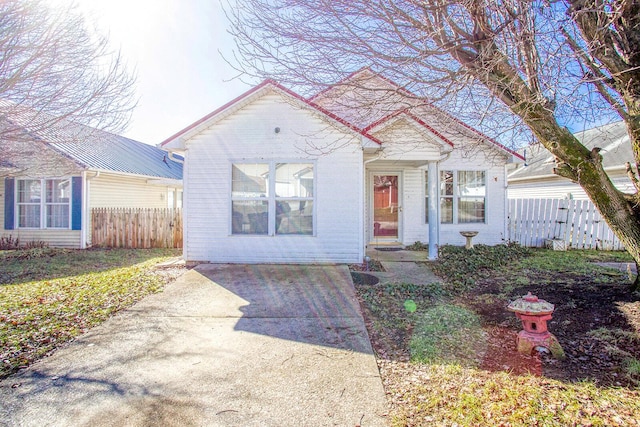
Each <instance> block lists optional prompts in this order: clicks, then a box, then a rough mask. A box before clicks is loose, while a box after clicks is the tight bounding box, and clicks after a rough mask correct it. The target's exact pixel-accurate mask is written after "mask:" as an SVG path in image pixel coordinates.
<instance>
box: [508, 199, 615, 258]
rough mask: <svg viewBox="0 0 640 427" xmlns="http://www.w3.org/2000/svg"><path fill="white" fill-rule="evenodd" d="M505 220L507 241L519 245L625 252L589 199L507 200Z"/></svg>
mask: <svg viewBox="0 0 640 427" xmlns="http://www.w3.org/2000/svg"><path fill="white" fill-rule="evenodd" d="M508 221H509V222H508V227H509V228H508V234H509V235H508V239H509V240H510V241H513V242H517V243H519V244H521V245H522V246H529V247H543V246H545V245H549V244H550V243H551V244H553V243H552V242H551V241H554V240H555V241H556V243H558V242H560V243H561V245H562V242H564V246H565V247H567V248H574V249H602V250H622V249H624V247H623V246H622V244H621V243H620V241H619V240H618V238H617V237H616V236H615V235H614V234H613V232H612V231H611V229H610V228H609V226H608V225H607V223H606V222H605V221H604V219H602V217H601V216H600V213H599V212H598V210H597V209H596V207H595V206H594V204H593V203H591V201H590V200H563V199H509V218H508ZM561 245H560V246H561Z"/></svg>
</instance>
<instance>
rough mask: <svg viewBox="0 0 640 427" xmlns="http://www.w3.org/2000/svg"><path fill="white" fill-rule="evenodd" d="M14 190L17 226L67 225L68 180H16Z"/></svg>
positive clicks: (69, 185)
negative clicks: (15, 189)
mask: <svg viewBox="0 0 640 427" xmlns="http://www.w3.org/2000/svg"><path fill="white" fill-rule="evenodd" d="M17 190H18V191H17V198H16V207H17V209H16V211H17V215H18V227H19V228H66V229H68V228H69V227H70V219H71V180H70V179H68V178H67V179H18V180H17Z"/></svg>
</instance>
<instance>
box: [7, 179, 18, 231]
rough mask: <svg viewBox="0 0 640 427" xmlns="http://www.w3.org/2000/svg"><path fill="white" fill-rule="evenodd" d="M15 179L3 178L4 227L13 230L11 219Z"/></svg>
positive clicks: (13, 206) (12, 217)
mask: <svg viewBox="0 0 640 427" xmlns="http://www.w3.org/2000/svg"><path fill="white" fill-rule="evenodd" d="M15 182H16V180H15V179H14V178H5V179H4V229H5V230H13V229H14V226H13V220H14V216H15V206H16V205H15V203H14V197H15V189H16V184H15Z"/></svg>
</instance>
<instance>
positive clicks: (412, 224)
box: [367, 147, 507, 245]
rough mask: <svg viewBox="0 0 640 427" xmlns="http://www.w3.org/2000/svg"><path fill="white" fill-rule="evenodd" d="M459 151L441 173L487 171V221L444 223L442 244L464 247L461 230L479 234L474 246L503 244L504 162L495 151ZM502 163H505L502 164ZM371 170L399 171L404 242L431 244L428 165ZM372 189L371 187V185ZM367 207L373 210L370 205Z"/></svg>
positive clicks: (379, 166)
mask: <svg viewBox="0 0 640 427" xmlns="http://www.w3.org/2000/svg"><path fill="white" fill-rule="evenodd" d="M469 153H470V151H462V150H459V149H455V150H454V151H453V152H452V153H451V155H450V156H449V157H448V158H447V159H446V160H444V161H442V162H441V163H440V165H439V169H440V170H478V171H485V174H486V175H485V179H486V184H487V194H486V199H485V200H486V203H485V209H486V212H485V215H486V222H485V223H483V224H475V223H474V224H440V245H463V244H464V243H465V240H466V239H465V238H464V237H462V236H461V235H460V231H478V232H479V233H478V235H477V236H476V237H474V240H473V241H474V243H481V244H488V245H496V244H500V243H503V241H504V240H503V239H504V237H505V231H506V226H505V224H506V218H507V214H506V210H505V203H506V191H505V185H506V183H505V170H504V163H502V162H504V159H503V158H501V157H499V156H496V155H495V152H494V151H493V150H491V151H490V150H488V149H477V147H476V148H475V149H474V150H473V151H472V155H470V154H469ZM501 161H502V162H501ZM367 170H369V171H376V170H379V171H385V172H399V173H401V179H402V194H401V195H400V197H401V199H402V201H399V203H400V204H401V205H402V208H403V209H402V212H401V215H402V217H401V221H402V235H401V236H400V242H401V243H402V244H404V245H410V244H412V243H414V242H416V241H420V242H422V243H428V241H429V227H428V224H427V223H426V222H425V218H426V210H425V209H426V206H425V200H426V188H425V187H426V180H425V174H426V171H427V169H426V166H425V167H419V168H417V167H411V166H402V164H400V163H398V164H396V166H395V167H394V166H393V164H392V163H386V164H385V163H382V164H377V163H376V162H372V163H370V164H369V166H368V168H367ZM368 188H369V189H370V188H371V184H370V183H368ZM367 208H368V209H370V206H369V203H368V204H367ZM367 215H368V216H367V218H368V220H367V224H368V231H367V236H368V238H369V241H371V221H370V214H367Z"/></svg>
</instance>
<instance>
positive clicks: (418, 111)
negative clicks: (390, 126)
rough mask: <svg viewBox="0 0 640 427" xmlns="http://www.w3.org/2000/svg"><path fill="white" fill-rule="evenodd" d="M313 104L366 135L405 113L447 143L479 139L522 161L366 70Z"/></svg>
mask: <svg viewBox="0 0 640 427" xmlns="http://www.w3.org/2000/svg"><path fill="white" fill-rule="evenodd" d="M310 100H311V101H312V102H315V103H316V104H318V105H320V106H322V107H324V108H326V109H327V110H329V111H332V112H334V113H335V114H337V115H338V116H340V117H343V118H345V120H349V121H350V122H352V123H354V124H356V125H357V126H361V127H362V128H363V129H365V131H367V132H369V131H371V130H373V129H374V128H375V127H378V126H380V125H382V124H384V123H385V122H387V121H388V120H389V119H390V118H393V117H395V116H397V115H398V114H401V113H402V114H407V115H409V116H410V117H411V118H413V119H414V120H415V121H416V122H417V123H419V124H421V125H422V126H423V127H424V128H425V129H427V130H428V131H429V132H431V133H434V134H435V135H436V136H438V137H439V138H441V139H442V140H443V141H444V142H446V143H447V144H450V145H452V146H454V143H453V141H455V140H456V139H458V138H459V137H461V136H463V137H465V138H470V139H473V140H478V139H479V140H480V141H482V142H484V143H486V144H488V145H489V146H492V147H493V148H497V149H499V150H501V151H504V152H506V153H508V154H509V155H512V156H515V157H516V158H518V159H520V160H524V158H523V157H522V155H521V154H519V153H517V152H516V151H514V150H511V149H510V148H507V147H505V146H504V145H502V144H500V143H499V142H497V141H495V140H494V139H492V138H489V137H488V136H487V135H484V134H483V133H481V132H480V131H478V130H476V129H474V128H472V127H470V126H469V125H467V124H466V123H464V122H462V121H460V120H458V119H456V118H455V117H453V116H452V115H450V114H448V113H446V112H444V111H443V110H441V109H439V108H438V107H436V106H434V105H433V104H431V103H429V102H428V101H427V100H425V99H424V98H422V97H420V96H418V95H416V94H414V93H411V92H409V91H408V90H406V89H404V88H402V87H401V86H400V85H398V84H396V83H395V82H393V81H391V80H389V79H387V78H386V77H384V76H381V75H379V74H377V73H374V72H373V71H371V70H370V69H369V68H364V69H362V70H359V71H357V72H355V73H353V74H351V75H350V76H348V77H347V78H346V79H344V80H343V81H341V82H339V83H337V84H335V85H334V86H332V87H330V88H328V89H325V90H323V91H322V92H320V93H318V94H316V95H314V96H312V97H311V98H310Z"/></svg>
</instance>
